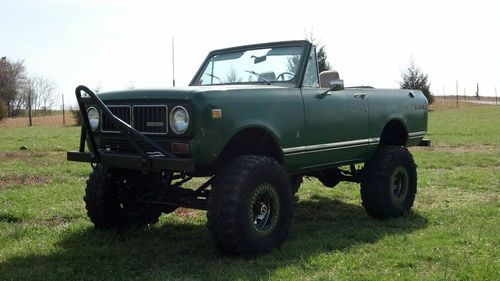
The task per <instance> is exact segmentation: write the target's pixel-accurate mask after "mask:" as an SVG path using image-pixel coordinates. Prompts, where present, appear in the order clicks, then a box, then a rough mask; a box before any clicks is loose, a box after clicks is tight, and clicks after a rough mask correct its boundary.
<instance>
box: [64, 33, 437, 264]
mask: <svg viewBox="0 0 500 281" xmlns="http://www.w3.org/2000/svg"><path fill="white" fill-rule="evenodd" d="M76 96H77V100H78V104H79V107H80V111H81V113H82V120H83V121H82V123H83V124H82V132H81V138H80V147H79V151H70V152H68V153H67V158H68V160H70V161H80V162H89V163H91V166H92V168H93V171H92V173H91V174H90V176H89V179H88V181H87V186H86V189H85V197H84V201H85V204H86V209H87V214H88V216H89V218H90V220H91V221H92V222H93V224H94V225H95V227H96V228H104V229H109V228H120V227H127V226H145V225H150V224H153V223H155V222H157V221H158V219H159V217H160V215H161V214H162V213H170V212H173V211H174V210H176V209H177V208H179V207H184V208H194V209H200V210H206V211H207V226H208V229H209V231H210V233H211V236H212V238H213V241H214V244H215V246H216V247H217V248H219V249H220V250H221V251H222V252H224V253H227V254H233V255H254V254H259V253H263V252H267V251H270V250H272V249H274V248H276V247H280V246H281V245H282V244H283V242H284V241H285V240H286V237H287V234H288V232H289V229H290V224H291V221H292V216H293V211H292V207H293V206H292V205H293V204H292V201H293V200H292V198H293V196H294V195H295V193H296V192H297V191H298V190H299V187H300V185H301V183H302V178H303V177H316V178H317V179H318V180H319V181H320V182H321V183H322V184H324V185H325V186H327V187H334V186H335V185H337V184H338V183H339V182H341V181H351V182H357V183H360V185H361V198H362V204H363V206H364V207H365V209H366V211H367V213H368V214H369V215H370V216H372V217H374V218H377V219H384V218H390V217H398V216H401V215H404V214H405V213H407V212H408V211H409V210H410V208H411V207H412V204H413V201H414V199H415V194H416V191H417V171H416V165H415V163H414V160H413V157H412V155H411V154H410V152H409V151H408V150H407V147H409V146H416V145H429V144H430V142H429V141H428V140H424V139H423V137H424V135H425V133H426V131H427V118H428V117H427V106H428V103H427V100H426V98H425V97H424V95H423V94H422V93H421V92H420V91H417V90H382V89H374V88H371V87H344V83H343V80H341V79H340V77H339V74H338V73H337V72H335V71H324V72H322V73H319V72H318V61H317V57H316V48H315V47H314V45H313V44H311V43H310V42H308V41H286V42H275V43H267V44H256V45H248V46H241V47H234V48H228V49H221V50H216V51H212V52H210V53H209V55H208V56H207V58H206V59H205V61H204V62H203V64H202V65H201V67H200V68H199V70H198V72H197V73H196V74H195V76H194V78H193V79H192V81H191V83H190V84H189V86H188V87H185V88H171V89H158V90H127V91H119V92H108V93H102V94H98V95H96V94H95V93H93V92H92V91H91V90H89V89H88V88H87V87H85V86H78V87H77V88H76ZM194 177H201V178H204V179H206V180H205V181H203V182H204V183H203V184H201V185H200V186H199V187H198V188H192V187H191V188H186V187H185V186H184V187H183V184H185V183H186V182H188V181H189V180H191V179H192V178H194Z"/></svg>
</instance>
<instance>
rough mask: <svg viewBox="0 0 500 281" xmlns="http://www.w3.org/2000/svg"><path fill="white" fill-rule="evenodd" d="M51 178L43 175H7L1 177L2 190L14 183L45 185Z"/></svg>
mask: <svg viewBox="0 0 500 281" xmlns="http://www.w3.org/2000/svg"><path fill="white" fill-rule="evenodd" d="M49 182H50V180H49V179H47V178H45V177H42V176H5V177H0V190H1V189H3V188H4V187H7V186H12V185H44V184H47V183H49Z"/></svg>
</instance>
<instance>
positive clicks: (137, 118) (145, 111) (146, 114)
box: [133, 105, 168, 134]
mask: <svg viewBox="0 0 500 281" xmlns="http://www.w3.org/2000/svg"><path fill="white" fill-rule="evenodd" d="M133 110H134V128H135V129H136V130H137V131H139V132H141V133H149V134H166V133H167V128H168V127H167V107H166V106H164V105H140V106H134V107H133Z"/></svg>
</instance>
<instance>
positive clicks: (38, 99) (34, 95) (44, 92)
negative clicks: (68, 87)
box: [26, 75, 57, 114]
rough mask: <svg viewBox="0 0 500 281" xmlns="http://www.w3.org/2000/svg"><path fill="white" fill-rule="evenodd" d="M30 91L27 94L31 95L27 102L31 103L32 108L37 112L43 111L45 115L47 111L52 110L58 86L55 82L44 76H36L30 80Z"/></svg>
mask: <svg viewBox="0 0 500 281" xmlns="http://www.w3.org/2000/svg"><path fill="white" fill-rule="evenodd" d="M28 87H29V89H27V90H26V94H28V95H30V96H29V97H28V99H27V100H30V101H31V108H32V110H34V111H35V112H41V111H43V113H44V114H46V113H47V110H50V109H52V107H53V106H54V104H55V97H54V95H55V91H56V89H57V85H56V83H55V82H54V81H53V80H50V79H48V78H46V77H44V76H38V75H35V76H33V77H31V78H29V84H28Z"/></svg>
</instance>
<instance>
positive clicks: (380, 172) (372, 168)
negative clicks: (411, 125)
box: [361, 146, 417, 219]
mask: <svg viewBox="0 0 500 281" xmlns="http://www.w3.org/2000/svg"><path fill="white" fill-rule="evenodd" d="M416 193H417V169H416V165H415V162H414V160H413V156H412V155H411V153H410V152H409V151H408V149H406V147H402V146H381V147H379V148H378V149H377V151H376V153H375V155H374V157H373V159H372V160H371V161H370V162H369V163H367V165H366V167H365V174H364V177H363V180H362V181H361V199H362V201H363V206H364V207H365V210H366V212H367V213H368V214H369V215H370V216H372V217H373V218H377V219H385V218H394V217H400V216H402V215H405V214H407V213H408V212H409V211H410V209H411V207H412V205H413V201H414V200H415V194H416Z"/></svg>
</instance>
